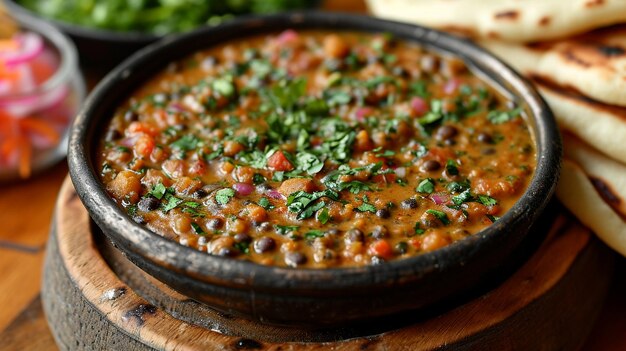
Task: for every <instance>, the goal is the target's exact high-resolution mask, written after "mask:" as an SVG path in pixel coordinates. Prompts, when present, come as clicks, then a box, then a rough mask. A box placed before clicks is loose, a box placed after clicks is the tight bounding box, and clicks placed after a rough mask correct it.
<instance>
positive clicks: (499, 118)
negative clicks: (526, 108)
mask: <svg viewBox="0 0 626 351" xmlns="http://www.w3.org/2000/svg"><path fill="white" fill-rule="evenodd" d="M521 113H522V109H521V108H519V107H518V108H516V109H513V110H510V111H495V110H494V111H491V112H489V114H487V119H488V120H489V122H491V123H493V124H502V123H506V122H508V121H511V120H513V119H514V118H516V117H518V116H519V115H520V114H521Z"/></svg>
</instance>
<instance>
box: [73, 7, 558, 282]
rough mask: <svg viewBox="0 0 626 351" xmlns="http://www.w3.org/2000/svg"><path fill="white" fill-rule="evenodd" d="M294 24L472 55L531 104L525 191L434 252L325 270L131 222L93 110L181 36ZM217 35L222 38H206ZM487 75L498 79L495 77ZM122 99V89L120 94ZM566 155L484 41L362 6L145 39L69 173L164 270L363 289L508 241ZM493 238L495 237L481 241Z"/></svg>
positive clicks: (126, 240)
mask: <svg viewBox="0 0 626 351" xmlns="http://www.w3.org/2000/svg"><path fill="white" fill-rule="evenodd" d="M289 28H294V29H304V28H310V29H316V28H317V29H326V30H328V29H335V30H352V31H360V32H391V33H392V34H393V35H394V36H397V37H401V38H404V39H407V40H412V41H414V42H418V43H419V44H420V45H422V46H424V47H427V48H429V49H434V50H436V51H439V52H441V51H443V52H449V53H452V54H454V55H456V56H457V57H460V58H462V59H463V61H464V62H466V64H471V65H472V66H474V72H476V73H480V74H482V75H484V76H490V74H495V73H497V74H498V75H499V76H500V78H501V79H502V80H503V81H504V83H506V84H507V85H508V86H510V88H511V89H515V91H516V96H518V97H519V98H520V101H522V102H524V103H525V104H526V105H527V108H528V111H529V112H530V113H529V114H528V118H527V123H528V125H529V128H530V129H531V130H532V131H533V136H534V139H535V140H534V141H535V147H536V155H537V161H536V162H537V163H536V165H537V167H536V169H535V172H534V174H533V178H532V179H531V182H530V184H529V186H528V188H527V189H526V191H525V192H524V194H522V196H521V197H520V199H519V200H518V201H517V202H516V203H515V205H514V206H513V208H511V209H510V210H509V211H508V212H507V213H506V214H504V215H503V216H502V217H501V218H500V219H499V220H498V221H496V222H495V223H494V224H492V225H491V226H489V227H487V228H486V229H484V230H482V231H480V232H478V233H476V234H474V235H471V236H469V237H467V238H465V239H463V240H460V241H457V242H455V243H452V244H450V245H448V246H446V247H444V248H441V249H438V250H435V251H432V252H429V253H424V254H421V255H417V256H413V257H409V258H404V259H399V260H394V261H390V262H385V263H384V264H380V265H368V266H362V267H347V268H325V269H317V268H291V267H275V266H264V265H261V264H256V263H253V262H249V261H245V260H238V259H232V258H224V257H219V256H213V255H210V254H207V253H206V252H201V251H198V250H195V249H192V248H190V247H186V246H183V245H181V244H179V243H177V242H175V241H173V240H170V239H166V238H164V237H162V236H160V235H159V234H156V233H153V232H151V231H150V230H148V229H147V228H145V227H143V226H141V225H139V224H137V223H135V222H134V221H132V220H131V219H130V218H129V217H128V216H127V215H126V214H125V213H124V212H123V211H122V210H121V209H120V208H119V207H118V206H117V205H116V204H115V202H114V201H113V200H112V199H111V198H110V196H109V195H108V194H107V192H106V190H105V189H104V186H103V185H102V183H101V182H100V181H99V178H98V176H97V174H96V172H95V170H94V169H93V167H92V165H93V163H92V155H93V153H94V150H93V149H94V147H95V146H94V144H95V142H94V141H93V140H92V139H91V138H90V133H92V132H93V130H94V128H95V126H91V128H90V125H91V124H94V123H96V124H97V123H102V120H104V119H107V117H102V116H100V118H99V119H97V118H95V117H94V115H96V117H97V115H98V112H97V111H98V105H99V104H102V103H103V102H104V101H105V98H106V97H107V95H108V94H111V91H112V90H114V89H115V87H116V86H117V85H118V84H121V83H122V82H124V81H125V80H126V79H128V78H129V77H131V76H133V75H136V72H137V70H138V69H140V68H145V67H146V65H149V64H150V61H151V60H152V59H154V58H155V57H159V56H160V55H159V54H160V53H164V52H168V51H172V50H175V49H176V48H178V47H179V46H180V45H186V46H187V48H189V47H190V46H192V45H190V43H193V40H194V39H198V38H204V40H205V42H203V43H204V45H203V46H202V47H204V48H209V47H211V46H214V45H216V44H218V43H221V42H225V41H228V40H232V39H233V37H234V38H241V37H245V35H241V34H238V33H242V31H243V32H246V31H247V33H248V35H249V33H250V32H251V31H252V30H256V31H258V32H261V31H263V32H277V31H280V30H281V29H282V30H285V29H289ZM233 33H234V34H233ZM255 33H256V32H255ZM211 36H215V37H219V38H220V39H218V40H213V39H206V38H207V37H211ZM211 40H213V41H211ZM207 42H208V43H209V44H207ZM183 51H184V54H183V53H177V55H178V57H181V58H182V57H185V56H188V55H190V54H192V53H193V52H196V51H198V49H187V50H183ZM171 61H172V60H166V61H163V62H160V63H158V64H154V63H153V66H150V67H152V68H155V69H154V70H153V72H152V75H153V74H154V73H155V72H158V70H157V69H156V67H161V69H162V68H164V67H165V66H166V65H167V63H168V62H171ZM481 78H483V79H485V77H481ZM147 79H149V77H147V78H142V79H139V82H138V83H137V82H135V83H133V89H136V88H138V87H139V86H140V85H141V84H143V83H145V82H146V80H147ZM489 83H490V84H492V85H493V84H494V82H493V81H492V82H489ZM129 91H132V90H129ZM120 99H121V98H120V97H118V98H117V100H118V102H119V100H120ZM109 110H111V108H110V109H109ZM102 114H103V113H101V114H100V115H102ZM560 161H561V139H560V134H559V130H558V128H557V124H556V121H555V119H554V117H553V115H552V112H551V111H550V109H549V107H548V106H547V104H546V103H545V101H544V100H543V99H542V98H541V96H540V95H539V93H538V92H537V90H536V89H535V88H534V87H533V86H532V85H531V84H530V82H528V81H527V80H526V79H525V78H523V77H521V76H520V75H519V74H518V73H517V72H515V71H514V70H513V69H512V68H510V67H509V66H508V65H506V64H505V63H503V62H502V61H500V60H499V59H497V58H496V57H494V56H493V55H492V54H490V53H488V52H487V51H486V50H484V49H482V48H479V47H478V46H476V45H475V44H473V43H471V42H470V41H468V40H465V39H461V38H458V37H454V36H452V35H450V34H446V33H443V32H440V31H437V30H434V29H429V28H425V27H421V26H417V25H413V24H407V23H399V22H394V21H388V20H382V19H377V18H373V17H369V16H363V15H353V14H344V13H328V12H320V11H307V12H289V13H280V14H274V15H251V16H242V17H239V18H237V19H235V20H232V21H229V22H227V23H224V24H221V25H219V26H215V27H205V28H201V29H197V30H195V31H192V32H189V33H186V34H182V35H180V36H178V37H176V38H174V39H173V38H165V39H163V40H161V41H159V42H156V43H154V44H151V45H149V46H147V47H145V48H143V49H142V50H140V51H138V52H137V53H135V54H134V55H133V56H131V57H130V58H128V59H127V60H125V61H124V62H123V63H122V64H120V65H118V66H117V67H116V68H115V69H114V70H113V71H111V72H110V73H109V74H108V75H107V76H106V77H105V78H104V79H103V80H102V81H101V82H100V83H99V84H98V86H97V87H96V88H95V89H94V91H93V92H92V93H91V95H90V96H89V97H88V98H87V100H86V101H85V103H84V105H83V109H82V110H81V111H80V112H79V114H78V116H77V117H76V119H75V121H74V125H73V128H72V133H71V138H70V146H69V155H68V162H69V168H70V176H71V178H72V182H73V183H74V186H75V188H76V190H77V193H78V196H79V197H80V198H81V200H82V202H83V204H85V206H86V208H87V209H88V210H89V212H90V215H91V216H92V218H93V219H94V220H95V221H96V223H97V224H98V225H99V226H101V227H102V226H104V227H106V228H103V229H104V230H103V232H105V233H107V235H109V236H110V237H111V238H112V239H114V241H121V242H122V243H123V245H124V246H126V247H125V249H128V250H130V251H132V252H134V253H138V254H139V255H140V256H142V257H143V258H144V259H147V260H149V261H152V262H153V263H155V264H157V265H158V266H161V267H165V269H168V270H174V271H177V272H184V273H186V274H188V275H191V276H193V277H194V278H195V279H199V280H201V281H203V282H206V283H210V284H216V285H228V286H234V287H237V288H242V289H245V288H249V287H250V286H254V289H255V290H265V291H269V290H275V289H281V290H283V289H284V288H289V289H292V290H294V291H295V290H298V291H307V290H308V291H311V290H314V291H331V290H332V291H337V290H345V289H354V288H359V287H361V288H366V287H372V286H375V285H376V283H377V282H381V281H382V278H381V277H387V278H389V277H392V279H393V280H394V281H396V282H401V281H407V280H414V279H418V278H419V277H421V276H423V275H426V274H428V273H431V272H432V271H442V270H445V269H447V268H449V267H450V266H455V265H459V264H461V265H462V264H465V260H468V259H471V257H475V256H476V255H479V254H480V253H481V252H483V251H485V247H486V246H488V247H492V246H493V243H495V242H501V241H502V240H505V239H506V235H507V232H508V231H509V230H508V229H510V227H511V226H512V227H513V228H520V227H522V226H530V225H529V224H528V223H527V221H531V223H533V222H535V221H537V219H538V218H539V216H540V214H541V213H542V211H543V209H544V208H545V206H546V205H547V203H548V202H549V200H550V199H551V197H552V195H553V193H554V190H555V188H556V182H557V180H558V175H559V168H560ZM107 229H109V230H107ZM489 242H491V243H492V244H491V245H485V243H489ZM155 247H159V248H167V250H166V254H165V255H156V254H155V253H154V252H153V251H151V249H153V248H155Z"/></svg>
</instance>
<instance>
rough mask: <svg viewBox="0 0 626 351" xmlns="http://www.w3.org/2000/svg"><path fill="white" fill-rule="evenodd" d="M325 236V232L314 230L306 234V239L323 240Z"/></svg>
mask: <svg viewBox="0 0 626 351" xmlns="http://www.w3.org/2000/svg"><path fill="white" fill-rule="evenodd" d="M325 234H326V232H325V231H323V230H319V229H314V230H309V231H308V232H306V233H304V237H305V238H306V239H309V240H313V239H315V238H322V237H324V235H325Z"/></svg>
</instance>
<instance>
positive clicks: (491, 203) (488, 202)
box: [478, 195, 498, 206]
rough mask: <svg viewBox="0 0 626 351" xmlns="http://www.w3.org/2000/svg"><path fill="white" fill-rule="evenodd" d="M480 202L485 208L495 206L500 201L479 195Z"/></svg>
mask: <svg viewBox="0 0 626 351" xmlns="http://www.w3.org/2000/svg"><path fill="white" fill-rule="evenodd" d="M478 201H480V203H482V204H483V205H485V206H495V205H497V204H498V200H496V199H494V198H492V197H490V196H487V195H478Z"/></svg>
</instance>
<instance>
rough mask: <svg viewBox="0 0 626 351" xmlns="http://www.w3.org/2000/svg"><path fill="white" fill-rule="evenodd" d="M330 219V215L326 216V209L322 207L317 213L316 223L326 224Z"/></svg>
mask: <svg viewBox="0 0 626 351" xmlns="http://www.w3.org/2000/svg"><path fill="white" fill-rule="evenodd" d="M329 219H330V215H329V214H328V208H326V207H324V208H323V209H322V210H321V211H319V212H318V213H317V221H318V222H320V223H322V224H326V223H327V222H328V220H329Z"/></svg>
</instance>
